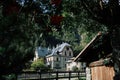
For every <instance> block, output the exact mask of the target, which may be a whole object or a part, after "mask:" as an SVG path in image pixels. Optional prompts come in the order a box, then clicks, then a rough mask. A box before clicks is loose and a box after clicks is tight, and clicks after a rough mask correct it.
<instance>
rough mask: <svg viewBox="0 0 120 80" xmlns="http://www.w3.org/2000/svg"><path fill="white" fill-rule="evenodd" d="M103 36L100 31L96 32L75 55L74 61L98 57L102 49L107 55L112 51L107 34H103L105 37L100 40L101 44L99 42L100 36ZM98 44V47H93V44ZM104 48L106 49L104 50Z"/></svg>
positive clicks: (91, 59) (89, 60) (92, 59)
mask: <svg viewBox="0 0 120 80" xmlns="http://www.w3.org/2000/svg"><path fill="white" fill-rule="evenodd" d="M102 36H103V34H102V33H100V32H99V33H98V34H97V35H96V36H95V37H94V38H93V39H92V40H91V41H90V42H89V43H88V44H87V45H86V46H85V47H84V49H83V50H82V51H81V52H80V53H79V54H78V55H77V56H76V58H75V59H74V61H82V62H91V61H95V60H97V59H98V57H96V56H98V55H99V54H97V53H98V52H99V51H101V50H104V51H105V53H106V54H105V55H108V54H110V53H111V51H112V47H111V45H110V40H109V38H108V34H107V35H105V38H103V39H102V40H101V42H102V44H101V45H98V44H100V38H101V37H102ZM95 45H98V48H96V49H94V47H93V46H95ZM106 48H108V49H107V51H106Z"/></svg>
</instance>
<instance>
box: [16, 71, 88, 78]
mask: <svg viewBox="0 0 120 80" xmlns="http://www.w3.org/2000/svg"><path fill="white" fill-rule="evenodd" d="M85 77H86V73H85V71H52V72H35V71H26V72H21V73H19V74H18V76H17V80H59V79H68V80H73V78H76V79H78V80H79V79H80V78H85Z"/></svg>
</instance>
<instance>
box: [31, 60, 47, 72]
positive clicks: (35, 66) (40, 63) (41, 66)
mask: <svg viewBox="0 0 120 80" xmlns="http://www.w3.org/2000/svg"><path fill="white" fill-rule="evenodd" d="M31 69H32V70H40V71H47V70H48V67H47V66H46V64H45V63H44V60H43V59H38V60H37V61H34V62H32V64H31Z"/></svg>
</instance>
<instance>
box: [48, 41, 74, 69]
mask: <svg viewBox="0 0 120 80" xmlns="http://www.w3.org/2000/svg"><path fill="white" fill-rule="evenodd" d="M72 57H73V51H72V48H71V45H69V44H68V43H62V44H61V45H58V46H57V47H56V48H54V49H53V50H52V53H51V54H49V55H47V56H46V62H47V65H49V66H50V67H51V69H53V70H66V67H67V64H66V61H68V60H69V59H70V58H72Z"/></svg>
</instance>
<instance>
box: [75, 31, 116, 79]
mask: <svg viewBox="0 0 120 80" xmlns="http://www.w3.org/2000/svg"><path fill="white" fill-rule="evenodd" d="M111 56H112V47H111V44H110V36H109V33H105V34H102V33H98V34H97V35H96V36H95V37H94V38H93V39H92V40H91V41H90V43H88V44H87V45H86V47H85V48H84V49H83V50H82V51H81V52H80V53H79V54H78V55H77V57H76V58H75V59H74V61H80V62H86V63H87V67H88V68H89V69H90V76H91V77H90V78H91V79H88V80H113V77H114V74H115V73H114V69H113V64H112V59H111Z"/></svg>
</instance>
